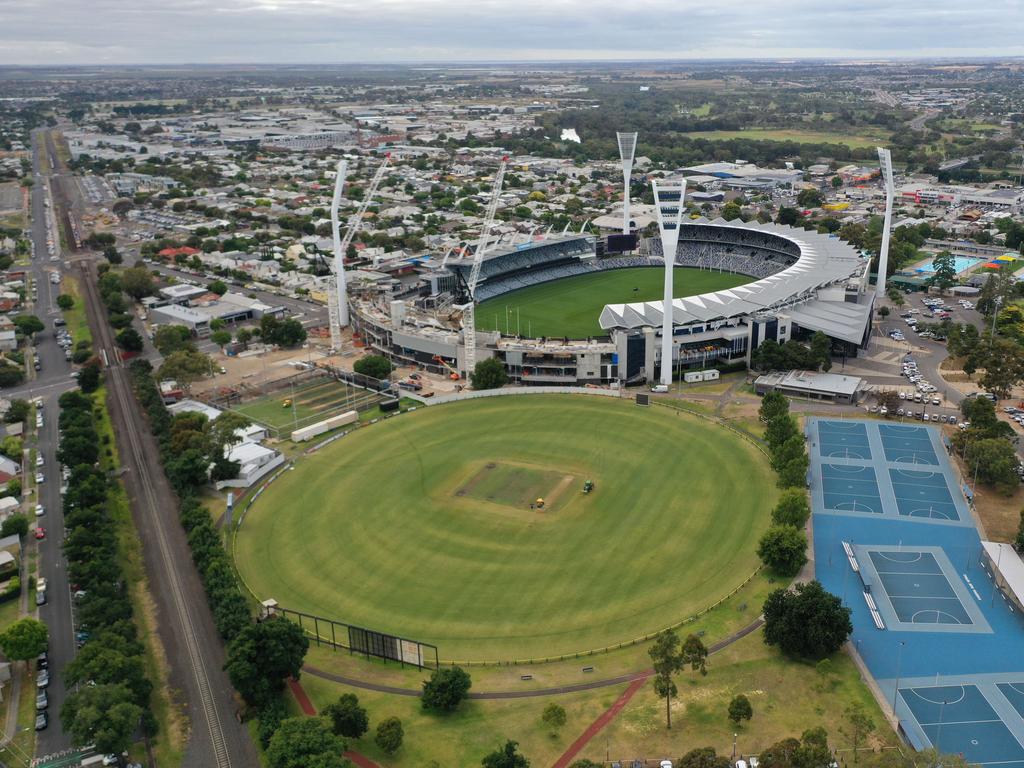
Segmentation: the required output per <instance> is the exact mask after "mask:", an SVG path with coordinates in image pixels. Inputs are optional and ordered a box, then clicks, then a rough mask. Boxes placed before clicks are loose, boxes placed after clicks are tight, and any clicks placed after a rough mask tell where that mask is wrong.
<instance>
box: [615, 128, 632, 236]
mask: <svg viewBox="0 0 1024 768" xmlns="http://www.w3.org/2000/svg"><path fill="white" fill-rule="evenodd" d="M615 138H616V139H618V141H619V157H620V158H621V159H622V234H624V235H628V234H629V229H630V227H629V177H630V174H632V172H633V154H634V153H635V152H636V133H622V132H616V134H615Z"/></svg>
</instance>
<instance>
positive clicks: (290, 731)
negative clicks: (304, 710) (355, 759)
mask: <svg viewBox="0 0 1024 768" xmlns="http://www.w3.org/2000/svg"><path fill="white" fill-rule="evenodd" d="M345 748H346V744H345V740H344V739H342V738H340V737H338V736H335V735H334V734H333V733H332V732H331V728H330V726H329V725H328V724H327V721H326V720H325V719H324V718H322V717H289V718H287V719H285V720H282V721H281V725H280V727H279V728H278V729H277V731H276V732H275V733H274V735H273V736H272V737H271V739H270V746H269V747H267V753H266V754H267V763H268V764H269V765H270V768H351V766H352V763H351V762H350V761H349V760H347V759H346V758H345V757H344V756H343V754H342V753H343V752H344V751H345Z"/></svg>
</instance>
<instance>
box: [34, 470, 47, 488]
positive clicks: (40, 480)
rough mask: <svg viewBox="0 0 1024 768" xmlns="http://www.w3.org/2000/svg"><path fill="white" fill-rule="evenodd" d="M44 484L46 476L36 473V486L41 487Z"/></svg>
mask: <svg viewBox="0 0 1024 768" xmlns="http://www.w3.org/2000/svg"><path fill="white" fill-rule="evenodd" d="M45 482H46V475H44V474H43V473H42V472H36V485H42V484H43V483H45Z"/></svg>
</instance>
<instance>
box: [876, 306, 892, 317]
mask: <svg viewBox="0 0 1024 768" xmlns="http://www.w3.org/2000/svg"><path fill="white" fill-rule="evenodd" d="M890 314H892V311H891V310H890V309H889V308H888V307H884V306H883V307H879V308H878V316H879V317H880V318H882V319H883V320H884V319H885V318H887V317H888V316H889V315H890Z"/></svg>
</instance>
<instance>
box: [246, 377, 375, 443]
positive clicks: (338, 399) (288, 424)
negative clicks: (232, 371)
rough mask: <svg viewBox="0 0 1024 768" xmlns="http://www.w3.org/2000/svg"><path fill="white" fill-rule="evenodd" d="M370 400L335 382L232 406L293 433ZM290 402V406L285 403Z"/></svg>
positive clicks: (319, 382) (324, 381) (319, 381)
mask: <svg viewBox="0 0 1024 768" xmlns="http://www.w3.org/2000/svg"><path fill="white" fill-rule="evenodd" d="M367 398H371V399H372V398H373V396H372V395H371V394H370V393H368V392H366V391H365V390H362V389H359V388H356V387H350V386H349V385H347V384H345V383H344V382H340V381H337V380H335V379H329V378H322V379H316V380H315V382H314V383H312V384H310V383H306V384H303V385H302V386H298V387H295V388H294V389H292V388H285V389H282V390H279V391H278V392H275V393H273V394H271V395H265V396H264V397H261V398H258V399H256V400H252V401H250V402H248V403H244V404H242V405H238V406H235V408H234V410H236V411H238V412H239V413H241V414H243V415H245V416H248V417H249V418H250V419H252V420H253V421H257V422H259V423H260V424H265V425H266V426H268V427H271V428H272V429H276V430H285V431H289V430H293V429H296V428H297V427H305V426H308V425H310V424H312V423H314V422H316V421H319V420H321V419H326V418H328V417H330V416H333V415H335V414H337V413H341V412H343V411H345V410H351V409H352V408H355V407H356V406H357V405H359V404H362V403H365V402H366V400H367ZM288 400H291V401H292V403H291V404H290V405H285V403H286V402H287V401H288Z"/></svg>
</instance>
